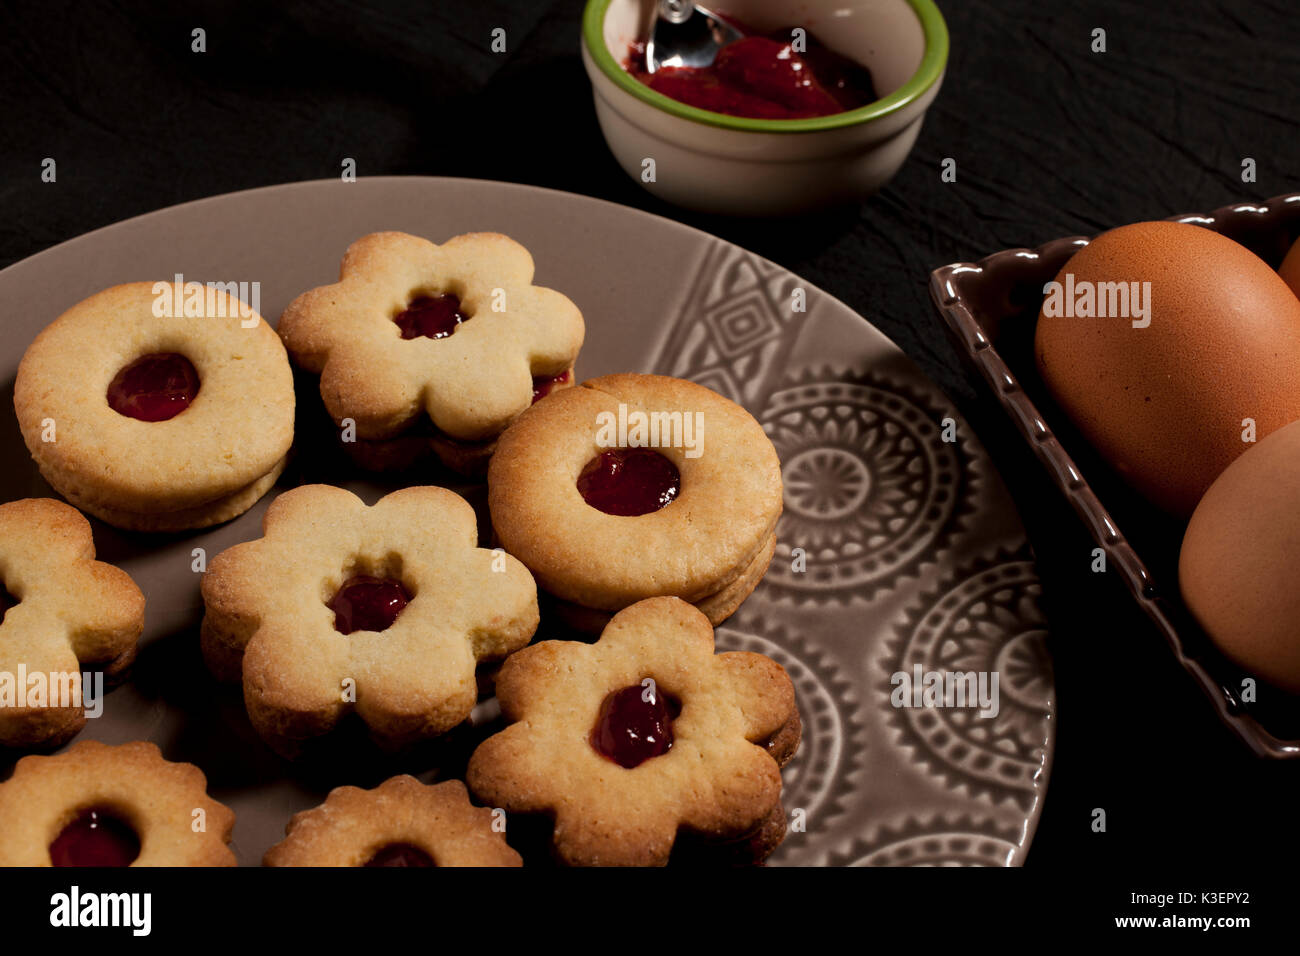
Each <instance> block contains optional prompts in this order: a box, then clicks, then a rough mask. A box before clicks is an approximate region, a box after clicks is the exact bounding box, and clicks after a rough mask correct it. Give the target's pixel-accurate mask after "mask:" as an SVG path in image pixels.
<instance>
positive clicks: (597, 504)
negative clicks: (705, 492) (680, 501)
mask: <svg viewBox="0 0 1300 956" xmlns="http://www.w3.org/2000/svg"><path fill="white" fill-rule="evenodd" d="M681 487H682V479H681V475H680V473H679V472H678V471H677V466H676V465H674V464H673V463H672V462H671V461H669V460H668V459H667V458H665V457H664V456H663V455H661V454H659V452H657V451H654V450H653V449H651V448H611V449H610V450H609V451H603V452H601V453H600V454H599V455H597V456H596V457H595V458H593V459H591V461H589V462H587V464H586V465H585V466H583V469H582V471H581V473H579V475H578V493H579V494H580V495H582V497H583V500H584V501H586V502H587V504H589V505H591V506H592V507H593V508H596V509H597V510H599V511H603V512H605V514H607V515H619V516H622V517H632V516H635V515H648V514H650V512H652V511H658V510H659V509H660V508H664V507H666V506H667V505H669V504H671V503H672V501H673V500H674V499H675V498H676V497H677V493H678V492H679V491H681Z"/></svg>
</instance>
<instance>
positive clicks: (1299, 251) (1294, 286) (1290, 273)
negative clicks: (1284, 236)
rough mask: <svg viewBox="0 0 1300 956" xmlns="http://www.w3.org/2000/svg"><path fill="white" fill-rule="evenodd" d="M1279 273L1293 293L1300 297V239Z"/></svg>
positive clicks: (1292, 248)
mask: <svg viewBox="0 0 1300 956" xmlns="http://www.w3.org/2000/svg"><path fill="white" fill-rule="evenodd" d="M1277 272H1278V275H1280V276H1281V277H1282V281H1283V282H1285V283H1286V284H1287V285H1289V286H1290V287H1291V291H1292V292H1294V293H1295V294H1296V295H1297V296H1300V239H1297V240H1296V242H1295V245H1293V246H1292V247H1291V251H1290V252H1288V253H1287V254H1286V258H1285V259H1283V260H1282V266H1281V268H1280V269H1278V270H1277Z"/></svg>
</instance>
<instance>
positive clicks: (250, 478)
mask: <svg viewBox="0 0 1300 956" xmlns="http://www.w3.org/2000/svg"><path fill="white" fill-rule="evenodd" d="M191 306H192V307H191ZM14 410H15V412H17V415H18V424H19V427H20V428H21V430H22V434H23V441H24V442H26V444H27V450H28V451H29V452H31V455H32V458H33V459H35V461H36V464H37V467H39V468H40V471H41V475H42V476H43V477H44V478H45V480H46V481H48V482H49V483H50V485H51V486H52V487H53V488H54V489H55V490H56V491H58V492H59V494H61V495H63V497H65V498H67V499H68V501H70V502H72V503H73V504H74V505H76V506H77V507H78V508H80V509H81V510H83V511H86V512H88V513H90V514H92V515H94V516H95V517H97V518H99V519H101V520H103V521H106V522H108V523H109V524H112V525H116V526H117V527H119V528H127V529H130V530H134V531H180V530H185V529H189V528H203V527H207V526H209V525H213V524H218V523H220V522H223V521H228V520H230V519H231V518H234V517H236V516H237V515H240V514H243V513H244V512H245V511H247V510H248V509H249V508H251V507H252V506H253V503H254V502H256V501H257V499H259V498H260V497H262V495H264V494H266V492H267V491H269V490H270V489H271V486H272V485H274V484H275V480H276V478H278V477H279V475H280V472H281V471H282V470H283V469H284V463H285V456H286V455H287V454H288V452H289V446H290V444H291V442H292V440H293V421H294V418H293V416H294V396H293V373H292V370H291V369H290V367H289V359H288V356H287V355H286V353H285V350H284V346H283V345H281V344H280V340H279V338H278V337H277V336H276V334H275V332H274V330H272V328H271V327H270V326H269V325H267V324H266V322H265V321H264V320H263V319H262V317H261V316H259V315H258V314H257V313H256V312H254V311H253V310H252V309H250V308H249V307H248V306H246V305H245V304H244V303H243V302H241V301H240V300H239V299H237V298H236V297H234V296H233V295H230V294H229V293H228V292H227V291H225V290H224V289H223V288H208V287H206V286H201V285H199V284H198V283H184V284H178V283H169V282H132V283H127V284H126V285H118V286H113V287H112V288H110V289H105V290H104V291H103V292H100V293H97V294H96V295H93V296H91V297H90V298H88V299H85V300H84V301H82V302H79V303H77V304H76V305H74V306H73V307H72V308H70V309H69V310H68V311H66V312H64V313H63V314H62V315H61V316H59V317H58V318H57V319H55V320H54V322H53V323H52V324H51V325H50V326H49V327H47V328H46V329H45V330H44V331H43V332H41V334H40V335H38V336H37V337H36V340H35V341H34V342H32V344H31V345H30V346H29V347H28V349H27V351H26V353H25V354H24V355H23V359H22V362H21V364H20V365H19V366H18V376H17V378H16V380H15V382H14Z"/></svg>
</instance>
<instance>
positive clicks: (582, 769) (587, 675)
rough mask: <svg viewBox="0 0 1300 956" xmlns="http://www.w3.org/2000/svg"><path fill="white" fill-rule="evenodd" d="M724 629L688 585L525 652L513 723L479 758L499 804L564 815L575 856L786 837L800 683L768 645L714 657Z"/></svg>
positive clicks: (516, 678)
mask: <svg viewBox="0 0 1300 956" xmlns="http://www.w3.org/2000/svg"><path fill="white" fill-rule="evenodd" d="M713 651H714V647H713V628H712V627H710V625H709V621H708V618H706V617H705V616H704V614H702V613H701V612H700V611H699V610H697V609H696V608H694V607H692V606H691V605H690V604H687V603H686V602H685V601H682V600H681V599H679V598H674V597H660V598H649V599H647V600H644V601H640V602H638V603H636V604H633V605H632V606H631V607H628V608H625V609H624V610H622V611H620V612H619V613H618V614H616V615H614V617H613V619H612V620H611V621H610V623H609V625H608V626H607V627H606V628H605V630H604V632H603V633H602V634H601V637H600V640H599V641H598V642H597V643H595V644H584V643H580V642H573V641H543V642H542V643H540V644H535V645H533V646H532V647H529V648H526V649H525V650H523V651H520V652H519V653H517V654H515V655H514V656H512V657H511V658H510V659H509V660H508V661H507V662H506V663H505V665H504V666H503V667H502V668H501V672H500V674H499V676H498V678H497V699H498V700H499V701H500V703H501V710H502V713H503V714H504V715H505V716H506V718H507V719H508V720H510V721H512V722H513V723H512V724H511V726H509V727H507V728H506V729H505V730H504V731H502V732H501V733H499V734H496V735H495V736H493V737H490V738H488V739H487V740H486V741H484V743H483V744H482V745H481V746H479V748H478V749H477V750H476V751H475V752H474V755H473V756H472V757H471V758H470V763H469V770H468V775H467V779H468V782H469V785H470V788H471V789H472V790H473V791H474V793H475V794H476V795H477V796H478V797H479V798H480V799H481V800H482V801H484V802H486V803H487V804H488V805H489V806H495V807H502V808H504V809H505V810H507V811H508V812H509V811H517V812H520V813H545V814H549V815H551V816H553V818H554V821H555V829H554V833H553V836H552V840H553V845H554V850H555V853H556V855H557V856H558V858H559V859H560V860H561V861H562V862H564V863H568V864H571V865H595V866H600V865H642V866H644V865H661V864H664V863H666V862H668V858H669V855H670V853H671V852H672V850H673V847H674V843H675V842H676V841H677V838H678V835H679V833H680V834H683V835H685V834H690V835H691V836H694V837H697V838H701V839H702V840H703V841H707V842H710V843H714V844H724V843H731V844H735V843H738V842H741V843H743V842H744V841H747V840H750V839H751V838H753V837H755V836H756V835H759V834H761V835H762V837H763V839H761V840H756V841H754V843H753V844H752V849H753V851H754V854H753V857H751V859H752V858H755V857H757V858H761V857H762V856H763V855H765V854H766V853H768V852H770V851H771V850H772V849H774V848H775V846H776V845H777V843H779V842H780V840H781V838H782V837H784V835H785V826H784V823H783V822H781V821H777V825H776V826H773V825H772V824H773V821H774V820H776V818H777V817H778V816H779V815H780V813H781V806H780V799H781V772H780V768H781V766H782V765H783V764H784V763H785V762H786V761H787V760H789V759H790V757H792V756H793V755H794V751H795V749H796V748H797V746H798V742H799V713H798V710H797V709H796V707H795V699H794V687H793V685H792V684H791V682H790V678H789V677H788V676H787V675H786V673H785V671H784V670H783V669H782V668H781V666H780V665H779V664H777V663H776V662H775V661H773V660H771V659H769V658H767V657H764V656H763V655H761V654H752V653H747V652H732V653H726V654H716V655H715V654H714V652H713Z"/></svg>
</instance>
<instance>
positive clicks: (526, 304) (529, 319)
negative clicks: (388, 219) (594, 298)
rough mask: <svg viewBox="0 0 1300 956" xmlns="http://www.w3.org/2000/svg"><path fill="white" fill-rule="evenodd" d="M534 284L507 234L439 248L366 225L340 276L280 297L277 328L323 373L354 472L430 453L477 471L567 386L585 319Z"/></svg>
mask: <svg viewBox="0 0 1300 956" xmlns="http://www.w3.org/2000/svg"><path fill="white" fill-rule="evenodd" d="M532 282H533V259H532V256H531V255H530V254H529V252H528V250H527V249H525V248H524V247H523V246H521V245H520V244H519V243H517V242H515V241H514V240H513V239H511V238H509V237H508V236H503V235H500V234H498V233H489V232H476V233H466V234H465V235H460V236H455V237H453V238H451V239H449V240H447V241H446V242H444V243H442V244H441V245H435V244H434V243H432V242H430V241H429V240H427V239H422V238H420V237H419V236H412V235H409V234H407V233H403V232H377V233H372V234H370V235H367V236H362V237H361V238H360V239H358V240H357V241H356V242H354V243H352V245H351V246H349V247H348V249H347V252H346V253H345V254H344V256H343V264H342V266H341V267H340V270H339V281H338V282H336V283H333V284H332V285H327V286H321V287H319V288H316V289H312V290H311V291H309V292H304V293H303V294H302V295H300V296H298V298H296V299H294V300H293V302H291V303H290V304H289V307H288V308H287V309H285V311H284V314H283V315H281V317H280V326H279V329H280V335H281V337H282V338H283V339H284V343H285V345H286V346H287V347H288V349H289V353H290V354H291V355H292V356H293V359H294V361H295V362H296V363H297V364H298V365H299V366H301V367H302V368H304V369H306V370H307V371H309V372H312V373H314V374H317V375H319V376H320V393H321V398H322V400H323V401H324V403H325V408H326V410H327V411H328V412H329V414H330V416H331V417H332V418H333V419H334V422H335V424H336V425H337V426H338V428H339V434H340V438H341V440H342V442H343V446H344V448H345V449H346V450H347V451H348V452H349V454H350V455H351V456H352V457H353V459H354V460H356V461H357V462H358V463H359V464H361V465H362V466H363V467H367V468H372V469H379V470H388V469H398V468H406V467H410V466H411V465H413V464H415V463H417V462H418V461H419V460H420V459H422V458H425V457H429V456H430V455H435V456H436V457H437V458H438V459H439V460H441V461H442V463H443V464H444V465H446V466H448V467H449V468H452V469H454V470H456V471H459V472H461V473H463V474H481V473H482V472H483V471H484V469H485V468H486V466H487V462H488V459H489V458H490V457H491V455H492V453H493V451H494V449H495V442H496V438H497V436H498V435H500V434H501V432H502V431H503V430H504V429H505V428H506V426H507V425H509V424H510V422H511V421H513V420H514V419H515V418H516V417H517V416H518V415H519V414H520V413H521V412H522V411H523V410H524V409H526V408H528V407H529V405H530V404H532V403H533V402H536V401H538V400H539V399H540V398H542V397H544V396H545V395H547V394H549V393H550V392H552V391H556V390H560V389H564V388H567V387H569V386H571V385H572V384H573V363H574V361H575V360H576V359H577V357H578V351H579V349H580V348H581V347H582V339H583V334H584V328H583V322H582V313H581V312H579V311H578V308H577V306H575V305H574V304H573V303H572V302H571V301H569V299H568V298H566V297H565V296H564V295H562V294H560V293H559V292H556V291H555V290H553V289H547V288H543V287H541V286H535V285H533V284H532Z"/></svg>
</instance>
